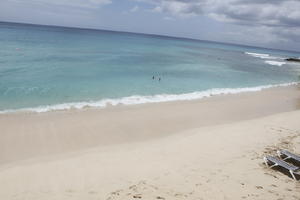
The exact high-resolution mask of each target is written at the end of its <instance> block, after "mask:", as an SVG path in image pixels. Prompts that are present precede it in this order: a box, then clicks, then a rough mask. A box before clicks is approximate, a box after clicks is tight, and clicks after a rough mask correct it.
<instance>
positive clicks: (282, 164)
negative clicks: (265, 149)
mask: <svg viewBox="0 0 300 200" xmlns="http://www.w3.org/2000/svg"><path fill="white" fill-rule="evenodd" d="M264 162H265V164H266V165H267V166H268V167H269V168H272V167H275V166H280V167H282V168H284V169H286V170H288V171H289V172H290V174H291V176H292V177H293V179H294V180H297V179H296V177H295V174H298V172H296V171H298V170H299V169H300V168H299V167H296V166H294V165H291V164H289V163H287V162H285V161H284V160H280V159H278V158H276V157H273V156H265V157H264ZM269 162H271V163H274V164H273V165H269Z"/></svg>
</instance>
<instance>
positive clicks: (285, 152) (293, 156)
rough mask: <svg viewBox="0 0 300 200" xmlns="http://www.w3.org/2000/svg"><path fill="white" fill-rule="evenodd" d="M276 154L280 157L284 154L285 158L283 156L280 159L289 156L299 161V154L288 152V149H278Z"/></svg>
mask: <svg viewBox="0 0 300 200" xmlns="http://www.w3.org/2000/svg"><path fill="white" fill-rule="evenodd" d="M277 154H278V156H279V157H280V158H282V156H285V158H283V159H282V160H286V159H289V158H291V159H293V160H296V161H298V162H300V156H298V155H295V154H293V153H291V152H289V151H288V150H278V151H277Z"/></svg>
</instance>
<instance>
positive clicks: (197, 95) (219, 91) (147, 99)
mask: <svg viewBox="0 0 300 200" xmlns="http://www.w3.org/2000/svg"><path fill="white" fill-rule="evenodd" d="M296 84H298V82H291V83H284V84H277V85H264V86H257V87H246V88H215V89H209V90H205V91H197V92H192V93H184V94H158V95H153V96H139V95H134V96H129V97H123V98H119V99H103V100H99V101H89V102H73V103H62V104H55V105H46V106H38V107H34V108H22V109H14V110H3V111H0V114H4V113H13V112H37V113H42V112H48V111H59V110H69V109H83V108H105V107H107V106H109V105H111V106H116V105H135V104H145V103H159V102H171V101H184V100H196V99H202V98H205V97H211V96H215V95H225V94H237V93H243V92H256V91H261V90H263V89H268V88H272V87H280V86H290V85H296Z"/></svg>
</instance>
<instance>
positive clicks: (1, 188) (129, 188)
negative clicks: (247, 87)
mask: <svg viewBox="0 0 300 200" xmlns="http://www.w3.org/2000/svg"><path fill="white" fill-rule="evenodd" d="M299 108H300V91H299V86H289V87H278V88H272V89H266V90H263V91H261V92H248V93H240V94H235V95H223V96H222V95H221V96H215V97H210V98H205V99H201V100H195V101H178V102H169V103H156V104H144V105H134V106H115V107H113V106H112V107H108V108H105V109H84V110H69V111H56V112H46V113H10V114H2V115H0V127H1V132H0V199H5V200H10V199H22V200H24V199H26V200H27V199H28V200H44V199H49V200H50V199H51V200H53V199H55V200H56V199H57V200H67V199H78V200H79V199H85V200H87V199H91V200H92V199H95V200H96V199H97V200H102V199H111V200H113V199H122V200H125V199H191V200H194V199H195V200H196V199H198V200H200V199H203V200H205V199H214V200H215V199H216V200H219V199H277V200H279V199H288V200H292V199H295V200H297V199H298V200H299V199H300V183H299V182H296V181H294V180H293V179H292V178H290V177H289V176H287V175H286V174H284V173H282V172H279V171H277V170H272V169H268V168H267V167H266V166H264V164H263V160H262V157H263V156H264V155H266V154H274V153H275V151H276V150H277V149H280V148H284V149H288V150H290V151H293V152H296V153H298V154H300V110H299Z"/></svg>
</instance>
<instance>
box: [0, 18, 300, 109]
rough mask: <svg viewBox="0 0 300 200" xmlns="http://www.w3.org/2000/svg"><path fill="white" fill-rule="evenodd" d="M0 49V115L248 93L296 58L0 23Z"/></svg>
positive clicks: (295, 72)
mask: <svg viewBox="0 0 300 200" xmlns="http://www.w3.org/2000/svg"><path fill="white" fill-rule="evenodd" d="M0 46H1V48H0V111H2V112H3V111H4V112H6V111H9V110H15V109H24V108H31V109H29V110H32V111H39V112H42V111H48V110H53V109H65V108H71V107H77V108H82V107H85V106H95V107H105V106H106V105H107V104H113V105H115V104H119V103H123V104H135V103H147V102H160V101H171V100H184V99H196V98H202V97H204V96H210V95H212V94H221V93H236V92H242V91H248V90H255V91H256V90H260V89H261V88H263V87H261V86H266V87H270V86H272V85H278V84H286V83H292V82H297V81H299V72H300V66H299V65H297V64H289V63H286V62H285V61H284V58H286V57H300V53H296V52H287V51H280V50H270V49H262V48H256V47H248V46H240V45H231V44H223V43H215V42H207V41H197V40H189V39H180V38H171V37H160V36H153V35H143V34H132V33H122V32H111V31H99V30H87V29H75V28H64V27H49V26H36V25H25V24H13V23H0ZM153 76H154V79H152V77H153ZM159 78H161V81H159ZM249 88H250V89H249Z"/></svg>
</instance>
